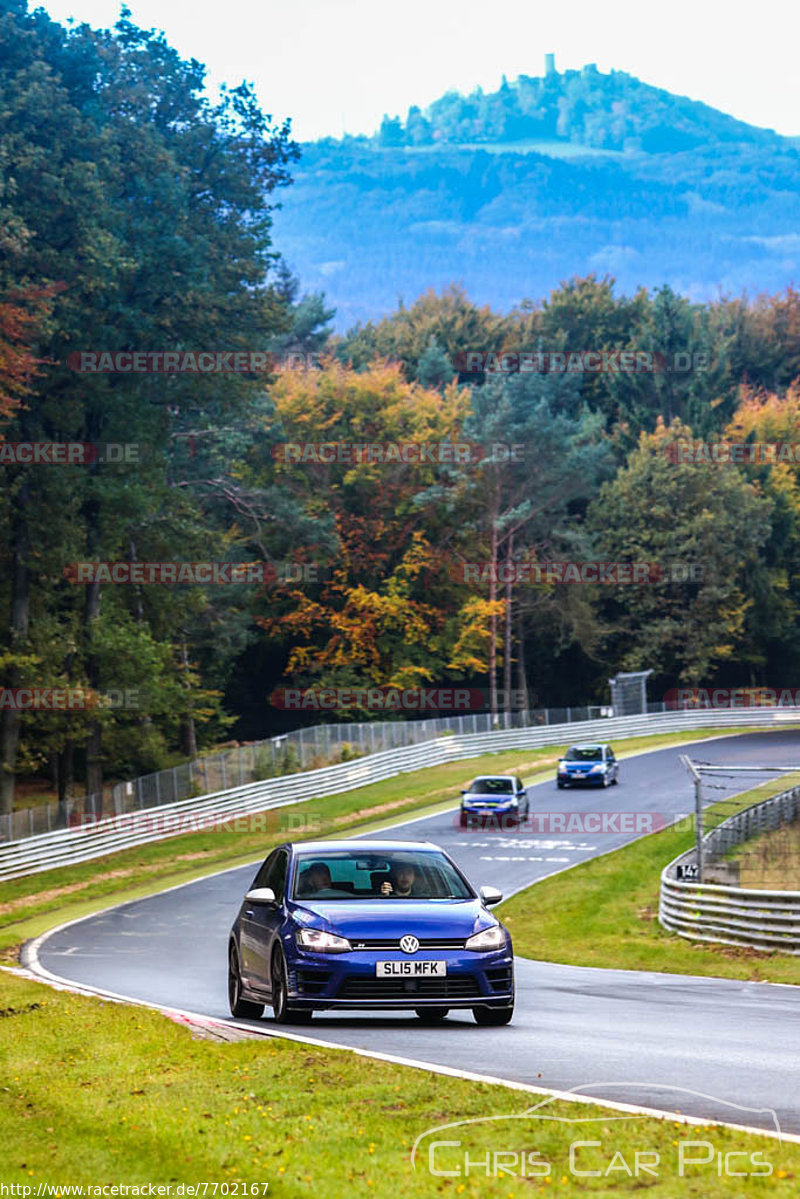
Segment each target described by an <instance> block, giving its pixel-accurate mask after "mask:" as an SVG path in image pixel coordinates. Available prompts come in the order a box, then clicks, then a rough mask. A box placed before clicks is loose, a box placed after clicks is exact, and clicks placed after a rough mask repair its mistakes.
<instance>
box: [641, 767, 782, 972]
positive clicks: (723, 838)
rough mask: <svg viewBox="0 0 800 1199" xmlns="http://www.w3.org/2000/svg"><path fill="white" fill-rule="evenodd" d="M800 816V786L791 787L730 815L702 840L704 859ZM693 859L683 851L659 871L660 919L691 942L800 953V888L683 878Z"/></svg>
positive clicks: (690, 854)
mask: <svg viewBox="0 0 800 1199" xmlns="http://www.w3.org/2000/svg"><path fill="white" fill-rule="evenodd" d="M798 814H800V787H792V788H791V789H790V790H788V791H783V792H781V794H780V795H773V796H772V797H771V798H770V799H765V800H763V801H762V802H761V803H757V804H752V805H751V806H750V807H749V808H745V809H744V810H743V811H741V812H737V813H736V815H735V816H730V817H729V818H728V819H727V820H725V821H723V823H722V824H720V825H718V826H717V828H715V829H713V830H712V831H711V832H710V833H708V834H707V835H706V836H705V837H704V838H703V848H704V859H706V858H707V857H708V858H710V857H711V856H712V855H713V856H714V857H721V856H722V855H723V854H725V853H726V852H727V851H728V850H730V849H732V848H733V847H734V846H735V845H740V844H741V843H742V842H743V841H746V840H748V839H749V838H750V837H754V836H758V835H759V834H760V833H764V832H768V831H770V830H771V829H776V828H780V825H781V823H782V822H784V821H789V820H796V819H797V817H798ZM694 860H695V850H694V849H691V850H689V851H688V852H687V853H683V854H681V855H680V856H679V857H677V858H675V860H674V861H673V862H670V863H669V865H668V866H665V868H664V870H663V871H662V873H661V894H660V898H659V905H658V919H659V922H660V923H661V924H662V925H663V926H664V928H668V929H669V930H670V931H671V932H674V933H678V934H679V935H680V936H681V937H686V938H687V939H688V940H690V941H715V942H718V943H720V944H723V945H747V946H749V947H750V948H752V949H763V950H765V951H770V950H780V952H781V953H790V954H800V891H757V890H750V889H747V888H744V887H737V886H733V885H728V884H724V885H722V884H719V883H693V882H683V881H679V880H678V879H677V878H676V877H675V876H676V873H677V867H678V866H682V865H688V864H690V863H691V862H693V861H694Z"/></svg>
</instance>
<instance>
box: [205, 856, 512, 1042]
mask: <svg viewBox="0 0 800 1199" xmlns="http://www.w3.org/2000/svg"><path fill="white" fill-rule="evenodd" d="M502 898H503V897H502V895H501V893H500V892H499V891H497V890H496V889H495V888H493V887H481V889H480V893H478V892H476V891H475V889H474V888H473V887H472V885H471V884H470V883H469V882H468V880H467V879H466V878H465V876H464V875H463V874H462V872H461V871H460V870H459V868H458V867H457V866H456V864H455V862H453V860H452V859H451V858H450V857H448V855H447V854H446V853H445V852H444V850H442V849H440V848H439V847H438V846H436V845H433V844H431V843H430V842H418V841H411V842H404V841H305V842H298V843H294V844H292V843H287V844H286V845H280V846H278V848H277V849H275V850H273V851H272V853H271V854H270V855H269V857H268V858H267V859H266V861H265V862H264V864H263V865H262V866H261V868H260V870H259V871H258V873H257V875H256V877H255V879H254V880H253V883H252V885H251V887H250V890H249V891H248V892H247V894H246V895H245V897H244V901H243V903H242V906H241V909H240V911H239V914H238V916H237V917H236V920H235V922H234V925H233V928H232V929H231V934H230V941H229V945H228V997H229V1002H230V1009H231V1012H232V1013H233V1015H234V1016H236V1017H244V1018H249V1019H257V1018H258V1017H260V1016H261V1015H262V1014H263V1011H264V1007H265V1005H267V1004H269V1005H271V1007H272V1009H273V1012H274V1014H275V1019H276V1021H277V1022H278V1023H280V1024H290V1023H295V1024H306V1023H308V1022H309V1021H310V1019H311V1016H312V1013H313V1012H314V1011H321V1010H324V1009H330V1010H336V1009H342V1010H347V1009H353V1008H366V1009H373V1010H375V1009H393V1010H411V1011H414V1012H416V1014H417V1016H418V1017H419V1018H420V1019H421V1020H422V1021H423V1022H424V1023H427V1024H433V1023H437V1022H438V1021H440V1020H443V1019H444V1018H445V1016H447V1014H448V1011H449V1010H450V1008H471V1009H472V1012H473V1015H474V1017H475V1020H476V1021H477V1023H478V1024H484V1025H500V1024H508V1022H509V1021H510V1019H511V1017H512V1014H513V1011H514V959H513V951H512V946H511V937H510V936H509V934H508V932H507V930H506V929H505V928H504V927H503V925H502V924H501V923H500V922H499V921H498V920H497V919H496V918H495V917H494V916H493V915H492V914H491V912H489V911H488V910H487V909H488V908H489V906H490V905H491V904H495V903H499V901H500V900H501V899H502Z"/></svg>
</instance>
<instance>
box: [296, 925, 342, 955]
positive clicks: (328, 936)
mask: <svg viewBox="0 0 800 1199" xmlns="http://www.w3.org/2000/svg"><path fill="white" fill-rule="evenodd" d="M297 944H298V945H299V946H300V947H301V948H302V949H313V950H314V952H315V953H347V952H348V951H349V950H351V949H352V948H353V946H352V945H351V944H350V942H349V941H348V940H347V937H338V936H337V935H336V933H326V932H323V931H322V929H319V928H301V929H300V930H299V931H298V933H297Z"/></svg>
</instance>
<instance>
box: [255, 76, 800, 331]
mask: <svg viewBox="0 0 800 1199" xmlns="http://www.w3.org/2000/svg"><path fill="white" fill-rule="evenodd" d="M799 219H800V148H799V147H798V145H797V142H796V139H791V138H785V137H781V136H779V135H778V134H776V133H774V132H772V131H771V130H765V129H757V128H754V127H753V126H750V125H747V124H745V123H744V122H742V121H737V120H735V119H734V118H733V117H730V116H727V115H726V114H724V113H721V112H718V111H717V110H715V109H713V108H710V107H709V106H708V105H705V104H701V103H698V102H696V101H693V100H689V99H687V98H685V97H681V96H674V95H671V94H670V93H669V92H666V91H663V90H662V89H659V88H654V87H651V86H649V85H648V84H646V83H643V82H641V81H640V80H638V79H636V78H634V77H633V76H631V75H629V74H627V73H626V72H623V71H614V72H611V74H608V75H606V74H602V73H601V72H599V71H597V70H596V69H595V68H593V67H591V66H590V67H586V68H584V69H583V70H582V71H566V72H563V73H559V72H556V71H553V72H552V73H550V74H548V75H546V76H544V77H539V78H535V77H530V76H520V77H519V79H517V80H516V82H514V83H508V82H507V81H505V80H504V81H503V84H502V86H501V87H500V88H499V90H498V91H496V92H494V93H484V92H482V91H480V90H478V91H475V92H474V93H472V95H470V96H461V95H458V94H457V93H454V92H449V93H447V94H446V95H444V96H442V97H441V99H439V100H437V101H436V102H435V103H433V104H432V105H430V107H429V108H428V109H427V110H425V111H424V112H423V111H421V110H420V109H419V108H417V107H412V108H411V109H409V112H408V114H407V116H406V118H405V120H401V119H400V118H399V117H392V118H390V117H385V118H384V120H383V122H382V124H381V127H380V129H379V131H378V132H377V133H376V134H375V136H374V137H345V138H344V139H342V140H335V139H332V138H327V139H323V140H321V141H319V142H315V143H312V144H307V145H305V146H304V147H303V155H302V159H301V162H300V164H299V166H298V168H297V170H296V174H295V184H294V187H293V188H292V190H291V193H290V194H288V195H287V196H286V198H285V200H284V204H283V211H282V212H280V213H279V214H277V216H276V222H275V228H276V237H277V239H278V240H279V242H280V244H281V247H282V250H283V253H284V255H285V257H286V258H287V260H288V261H289V262H290V263H291V265H292V267H293V269H294V270H295V272H296V273H297V274H298V275H299V276H300V277H301V278H302V279H303V282H304V284H305V285H306V286H308V287H310V288H312V289H314V290H318V289H322V290H325V291H326V293H327V295H328V296H329V298H330V299H331V301H332V302H333V304H334V305H335V306H336V308H337V311H338V321H337V323H338V327H339V328H340V329H344V328H347V327H348V326H350V325H352V324H353V322H354V321H357V320H368V319H372V318H374V317H376V316H380V315H382V314H384V313H386V312H388V311H389V310H391V309H393V308H394V307H395V305H396V303H397V301H398V299H402V300H404V301H406V302H409V301H411V300H413V299H415V298H416V297H417V296H418V295H419V294H420V293H421V292H422V291H424V290H425V289H426V288H427V287H431V286H432V287H435V288H441V287H444V286H446V285H447V284H448V283H450V282H451V281H453V280H457V281H459V282H461V283H463V284H464V286H465V287H466V288H467V290H468V291H469V293H470V294H471V295H472V296H473V298H474V299H475V300H476V301H478V302H480V303H489V304H491V305H492V306H493V307H498V308H502V309H505V310H508V309H509V308H511V307H512V306H513V305H515V304H517V303H519V302H520V301H521V300H522V299H524V298H525V297H528V296H537V295H541V294H544V293H546V292H547V291H549V290H550V289H551V288H553V287H556V286H558V284H559V283H560V282H561V281H562V280H564V279H566V278H569V277H571V276H573V275H582V274H586V273H589V272H592V271H594V272H596V273H600V274H602V273H606V272H607V273H610V274H613V275H614V276H615V277H616V279H617V281H618V284H619V286H620V287H621V289H622V290H624V291H632V290H634V289H635V288H636V287H637V286H639V285H645V286H659V285H661V284H663V283H668V284H669V285H670V286H671V287H673V288H674V289H675V290H677V291H680V292H682V293H684V294H685V295H688V296H689V297H690V298H692V299H697V300H702V299H713V298H715V297H717V296H718V295H720V294H738V293H740V292H741V291H743V290H747V291H749V292H751V293H760V292H762V291H775V290H778V289H780V288H782V287H784V286H786V285H787V283H790V282H792V281H794V280H796V279H797V277H798V275H800V236H798V234H797V232H796V230H797V227H798V220H799Z"/></svg>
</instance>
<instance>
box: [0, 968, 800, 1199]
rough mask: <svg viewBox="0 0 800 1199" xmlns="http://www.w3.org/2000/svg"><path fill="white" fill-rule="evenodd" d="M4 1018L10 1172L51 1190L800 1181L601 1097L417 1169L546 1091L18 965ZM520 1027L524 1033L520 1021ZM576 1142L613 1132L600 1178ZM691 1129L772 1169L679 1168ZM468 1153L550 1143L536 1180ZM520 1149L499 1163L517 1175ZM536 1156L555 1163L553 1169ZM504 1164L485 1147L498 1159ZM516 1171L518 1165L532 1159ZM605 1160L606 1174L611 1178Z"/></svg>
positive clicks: (663, 1196) (787, 1170)
mask: <svg viewBox="0 0 800 1199" xmlns="http://www.w3.org/2000/svg"><path fill="white" fill-rule="evenodd" d="M0 1016H1V1017H2V1018H1V1019H0V1058H1V1059H2V1062H3V1066H2V1077H1V1078H0V1095H1V1096H2V1100H1V1101H0V1110H2V1113H3V1116H2V1118H0V1181H2V1182H3V1183H4V1184H6V1185H8V1184H10V1183H13V1184H17V1186H23V1185H27V1186H31V1187H32V1188H33V1191H32V1192H31V1193H35V1188H36V1187H37V1186H38V1185H39V1184H49V1185H54V1186H55V1185H61V1186H72V1185H80V1184H83V1185H87V1184H90V1185H102V1184H109V1185H113V1184H115V1183H116V1184H125V1185H139V1186H141V1185H142V1184H147V1183H153V1184H156V1185H164V1186H166V1184H168V1183H172V1184H173V1194H175V1186H176V1184H180V1183H184V1184H186V1183H197V1182H209V1183H211V1184H212V1185H213V1184H214V1183H217V1184H222V1183H228V1184H229V1187H228V1194H234V1193H235V1192H234V1190H233V1187H234V1185H235V1184H237V1183H238V1184H239V1187H240V1188H241V1186H242V1185H243V1184H247V1186H248V1190H247V1192H246V1193H247V1195H248V1196H250V1195H252V1194H253V1193H254V1192H253V1191H252V1190H251V1189H250V1188H252V1187H253V1186H254V1184H258V1190H257V1192H256V1193H257V1194H258V1195H259V1196H263V1195H264V1194H265V1193H266V1195H267V1196H271V1195H277V1196H287V1197H288V1196H314V1195H317V1196H324V1197H326V1199H327V1197H328V1196H331V1197H335V1199H338V1197H340V1196H342V1197H343V1196H350V1195H353V1196H367V1195H377V1196H380V1197H381V1199H383V1197H384V1196H385V1197H387V1199H397V1196H400V1195H403V1196H405V1195H408V1196H431V1195H442V1196H456V1195H465V1196H469V1197H472V1196H481V1197H483V1196H489V1197H490V1199H491V1197H494V1196H498V1197H502V1199H517V1197H519V1199H521V1197H522V1196H525V1195H531V1194H537V1193H542V1194H548V1193H550V1194H552V1193H553V1192H554V1191H555V1192H557V1193H559V1194H561V1195H573V1194H594V1195H598V1196H601V1195H611V1194H613V1195H618V1194H626V1193H628V1192H634V1191H640V1190H641V1189H642V1187H643V1186H646V1187H647V1190H648V1194H649V1195H652V1196H654V1197H657V1199H674V1197H675V1196H676V1195H677V1194H680V1196H681V1199H684V1197H697V1199H717V1196H730V1195H739V1194H742V1193H743V1191H742V1190H741V1189H739V1188H740V1187H741V1185H742V1184H746V1191H747V1194H748V1195H751V1194H754V1195H758V1194H762V1193H763V1194H770V1195H777V1196H789V1195H793V1194H795V1193H796V1181H795V1177H796V1175H797V1174H798V1166H799V1165H800V1146H797V1145H793V1144H789V1145H783V1146H781V1145H779V1144H778V1143H777V1142H776V1141H774V1140H770V1139H767V1138H764V1137H759V1136H753V1135H748V1134H745V1133H741V1132H737V1131H734V1130H730V1129H722V1128H717V1127H714V1126H708V1125H706V1126H703V1127H702V1128H697V1127H693V1126H691V1125H686V1124H683V1123H682V1122H681V1121H680V1120H679V1119H676V1120H657V1119H654V1118H648V1117H635V1118H627V1117H626V1118H620V1113H616V1112H614V1111H610V1110H608V1109H603V1108H598V1107H596V1106H593V1105H591V1104H572V1103H565V1102H554V1103H550V1102H547V1103H546V1106H545V1107H544V1108H543V1109H542V1110H541V1115H542V1116H548V1117H550V1119H525V1120H524V1121H523V1120H501V1121H492V1122H491V1123H484V1124H479V1125H472V1126H465V1127H462V1128H456V1129H448V1130H445V1131H443V1132H440V1133H438V1134H437V1136H436V1137H435V1138H429V1139H428V1140H427V1141H425V1142H424V1143H423V1145H422V1149H421V1152H420V1155H419V1158H418V1165H417V1169H416V1170H414V1169H412V1166H411V1163H410V1153H411V1147H412V1145H413V1144H414V1142H415V1141H416V1139H417V1138H418V1137H419V1136H420V1135H421V1134H423V1133H425V1132H426V1130H428V1129H431V1128H433V1127H436V1126H438V1125H442V1124H446V1123H449V1122H451V1121H460V1120H469V1119H475V1118H485V1117H491V1116H503V1115H512V1114H519V1113H521V1112H523V1111H525V1110H526V1109H528V1108H530V1107H532V1106H533V1105H534V1104H536V1103H538V1102H539V1101H540V1099H539V1097H538V1096H534V1095H530V1094H525V1093H521V1092H518V1091H517V1092H515V1091H512V1090H510V1089H508V1088H504V1087H499V1086H492V1085H490V1084H485V1083H476V1082H471V1081H466V1080H461V1079H455V1078H446V1077H442V1076H438V1075H435V1074H434V1075H431V1074H428V1073H427V1072H425V1071H423V1070H415V1069H411V1068H408V1067H402V1066H396V1065H392V1064H388V1063H385V1062H379V1061H372V1060H369V1059H367V1058H362V1057H356V1056H354V1055H352V1054H351V1053H348V1052H344V1051H336V1050H323V1049H317V1048H315V1047H312V1046H308V1045H303V1044H295V1043H292V1042H290V1041H285V1040H281V1039H278V1038H275V1039H268V1040H261V1039H259V1040H247V1041H240V1042H237V1043H233V1044H221V1043H217V1042H212V1041H207V1040H200V1039H196V1038H193V1037H192V1035H191V1034H190V1032H189V1031H188V1030H187V1029H185V1028H181V1027H179V1026H178V1025H176V1024H174V1023H173V1022H172V1021H170V1020H168V1019H167V1018H165V1017H164V1016H162V1015H160V1014H158V1013H156V1012H151V1011H148V1010H147V1009H144V1008H134V1007H125V1006H121V1005H116V1004H111V1003H104V1002H102V1001H100V1000H95V999H89V998H84V997H81V996H77V995H72V994H69V993H67V992H58V991H52V990H50V989H49V988H47V987H45V986H44V985H42V984H38V983H31V982H28V981H27V980H23V979H19V978H16V977H13V976H11V975H9V974H7V973H5V972H0ZM451 1031H453V1032H455V1030H451ZM507 1035H509V1036H513V1035H514V1033H513V1026H512V1027H511V1028H509V1029H508V1030H507ZM476 1065H477V1067H478V1068H480V1063H476ZM553 1117H559V1119H557V1120H554V1119H553ZM564 1118H566V1119H568V1120H571V1121H575V1120H589V1121H591V1122H590V1123H577V1124H576V1123H566V1122H563V1121H564ZM431 1139H439V1140H450V1141H460V1142H461V1145H460V1146H459V1147H458V1148H455V1147H450V1148H440V1149H439V1150H438V1151H436V1152H435V1156H434V1158H433V1164H434V1166H435V1167H436V1168H437V1169H439V1170H459V1171H461V1174H460V1176H456V1177H437V1176H434V1175H433V1174H432V1173H431V1172H430V1171H429V1169H428V1162H429V1155H428V1148H429V1145H430V1140H431ZM578 1140H597V1141H601V1143H602V1148H601V1149H600V1150H586V1149H584V1150H579V1151H578V1156H577V1157H576V1159H575V1164H576V1166H577V1168H578V1169H584V1170H591V1169H596V1170H600V1171H601V1176H600V1177H597V1178H586V1179H584V1178H577V1177H576V1176H575V1175H574V1174H573V1173H571V1171H570V1159H569V1146H570V1143H571V1142H573V1141H578ZM688 1141H704V1142H707V1143H708V1145H710V1146H712V1147H713V1153H714V1155H716V1154H717V1153H722V1154H725V1153H726V1152H742V1151H743V1152H744V1153H745V1154H747V1155H750V1154H754V1155H755V1157H753V1158H750V1157H737V1158H734V1159H732V1162H731V1167H732V1168H733V1169H737V1170H742V1169H743V1168H746V1169H748V1170H750V1171H752V1170H754V1169H758V1170H759V1171H760V1170H763V1169H764V1168H765V1167H764V1166H763V1165H761V1164H760V1163H763V1162H766V1163H768V1164H769V1165H770V1166H771V1167H772V1174H771V1176H769V1177H752V1176H751V1177H750V1178H747V1179H742V1178H737V1179H735V1180H733V1179H726V1178H724V1177H723V1178H719V1177H718V1173H717V1170H718V1165H717V1158H716V1156H713V1158H712V1160H711V1161H710V1162H708V1163H707V1164H704V1165H702V1166H691V1167H688V1168H687V1170H686V1173H685V1176H684V1177H679V1176H678V1161H679V1153H680V1152H681V1146H682V1145H684V1149H683V1152H684V1153H687V1152H688V1154H689V1155H690V1156H693V1157H706V1158H707V1157H708V1156H709V1151H708V1150H699V1149H692V1150H689V1149H688V1147H686V1146H685V1142H688ZM465 1150H468V1151H469V1153H470V1159H471V1161H472V1162H473V1163H474V1162H476V1161H481V1160H483V1158H484V1156H485V1153H486V1151H487V1150H488V1151H489V1152H490V1153H493V1152H496V1151H500V1150H503V1151H506V1152H507V1153H517V1154H519V1153H520V1152H524V1154H526V1155H534V1154H538V1157H535V1158H534V1157H529V1156H526V1157H525V1158H523V1162H524V1168H525V1171H526V1172H527V1173H528V1174H529V1175H530V1174H531V1173H533V1171H534V1168H535V1169H538V1170H539V1171H540V1174H539V1176H538V1177H532V1178H531V1177H528V1178H525V1179H523V1178H520V1177H518V1176H517V1177H515V1176H514V1175H513V1174H510V1173H506V1174H505V1175H503V1176H501V1177H498V1178H492V1177H488V1178H487V1177H486V1172H485V1169H484V1170H483V1172H482V1171H481V1170H480V1169H478V1170H475V1168H474V1166H473V1168H472V1170H471V1172H470V1174H469V1175H468V1176H466V1177H464V1152H465ZM637 1150H638V1151H639V1152H640V1153H642V1152H644V1153H648V1154H650V1155H652V1154H654V1153H657V1154H658V1155H659V1161H658V1163H657V1165H655V1166H654V1168H655V1169H656V1170H657V1175H656V1176H655V1177H654V1176H652V1175H647V1174H644V1175H640V1177H639V1178H636V1177H633V1178H629V1177H628V1176H627V1175H626V1173H625V1171H624V1168H623V1166H622V1164H621V1161H622V1160H623V1159H624V1161H625V1162H626V1163H627V1167H628V1169H629V1170H631V1171H632V1170H633V1166H634V1162H635V1153H636V1151H637ZM615 1153H616V1154H619V1155H621V1157H617V1158H616V1159H615V1158H614V1154H615ZM510 1160H511V1159H510V1158H509V1157H508V1156H507V1157H506V1158H505V1159H504V1162H505V1167H506V1169H507V1170H508V1169H509V1163H510ZM648 1160H649V1161H650V1162H651V1164H652V1163H653V1162H654V1159H653V1158H652V1156H651V1157H650V1158H649V1159H648ZM723 1160H724V1159H723ZM534 1161H535V1162H538V1163H547V1164H548V1165H549V1167H550V1172H549V1174H548V1175H544V1174H543V1170H544V1165H542V1164H539V1165H538V1166H536V1167H534V1164H533V1163H534ZM512 1164H513V1163H512ZM492 1165H493V1162H492V1159H491V1158H490V1170H491V1169H492ZM513 1165H514V1169H516V1171H517V1175H518V1174H519V1172H520V1165H519V1159H517V1162H516V1164H513ZM609 1166H611V1167H612V1168H611V1173H605V1176H603V1174H604V1172H606V1171H608V1169H609ZM264 1184H268V1189H267V1190H266V1191H265V1190H264ZM731 1184H733V1186H731ZM201 1193H202V1192H201ZM217 1193H218V1194H219V1193H220V1192H219V1191H218V1192H217ZM242 1193H243V1192H242V1190H241V1189H239V1190H238V1194H239V1195H241V1194H242ZM17 1194H22V1192H20V1191H17ZM208 1194H209V1195H211V1194H212V1192H211V1191H209V1192H208Z"/></svg>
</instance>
